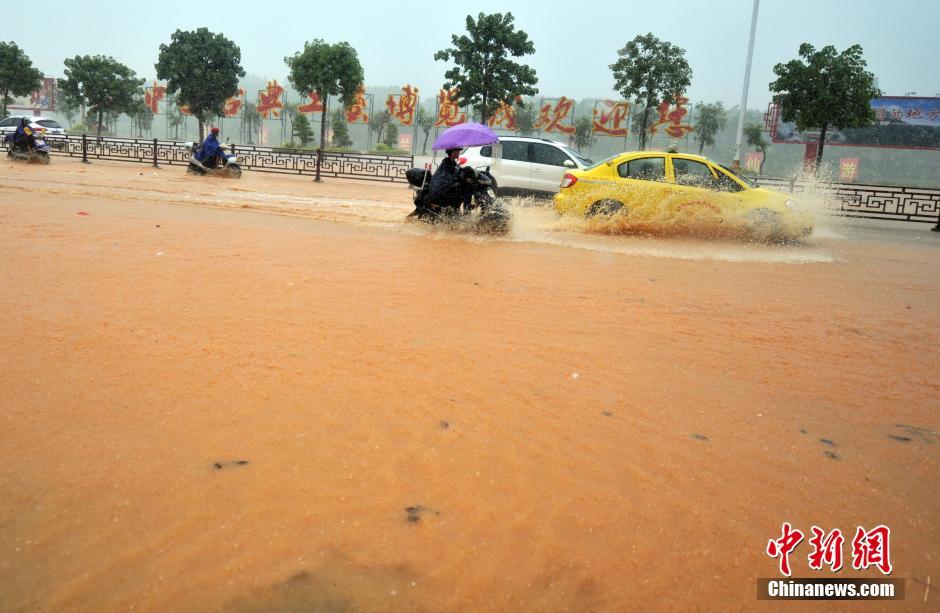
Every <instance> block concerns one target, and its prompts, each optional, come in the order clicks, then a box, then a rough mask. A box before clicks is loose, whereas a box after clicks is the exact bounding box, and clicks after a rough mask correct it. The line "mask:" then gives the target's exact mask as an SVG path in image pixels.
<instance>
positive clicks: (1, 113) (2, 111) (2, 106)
mask: <svg viewBox="0 0 940 613" xmlns="http://www.w3.org/2000/svg"><path fill="white" fill-rule="evenodd" d="M9 93H10V90H8V89H5V90H3V98H2V99H0V119H3V118H4V117H6V116H7V95H8V94H9Z"/></svg>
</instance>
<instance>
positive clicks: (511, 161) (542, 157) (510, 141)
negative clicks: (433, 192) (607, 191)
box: [460, 136, 594, 194]
mask: <svg viewBox="0 0 940 613" xmlns="http://www.w3.org/2000/svg"><path fill="white" fill-rule="evenodd" d="M499 149H502V152H501V153H500V151H499ZM460 164H461V165H469V166H473V167H474V168H478V167H481V166H489V167H490V174H492V175H493V178H494V179H496V187H497V189H498V190H499V191H501V192H505V191H507V190H512V191H524V192H537V193H540V194H556V193H558V190H559V189H560V186H561V177H562V175H563V174H565V172H566V171H568V170H570V169H584V168H587V167H588V166H591V165H592V164H594V162H592V161H591V160H589V159H588V158H586V157H584V156H583V155H581V154H580V153H578V152H577V151H575V150H574V149H572V148H571V147H569V146H567V145H563V144H561V143H556V142H555V141H551V140H547V139H544V138H532V137H528V136H502V137H500V139H499V144H497V145H483V146H482V147H468V148H467V149H465V150H464V151H463V153H461V154H460Z"/></svg>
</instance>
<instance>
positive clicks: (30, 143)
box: [13, 117, 36, 151]
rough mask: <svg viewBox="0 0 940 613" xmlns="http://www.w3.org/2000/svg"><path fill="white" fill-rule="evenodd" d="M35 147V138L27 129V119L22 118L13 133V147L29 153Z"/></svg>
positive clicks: (28, 128) (29, 129)
mask: <svg viewBox="0 0 940 613" xmlns="http://www.w3.org/2000/svg"><path fill="white" fill-rule="evenodd" d="M35 145H36V137H35V136H33V131H32V129H31V128H30V127H29V118H27V117H23V118H22V119H20V125H18V126H17V127H16V131H15V132H14V133H13V146H14V147H15V148H17V149H20V150H22V151H29V150H30V149H32V148H33V147H35Z"/></svg>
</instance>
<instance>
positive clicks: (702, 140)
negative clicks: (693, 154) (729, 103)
mask: <svg viewBox="0 0 940 613" xmlns="http://www.w3.org/2000/svg"><path fill="white" fill-rule="evenodd" d="M727 119H728V118H727V115H726V114H725V106H724V105H723V104H722V103H721V102H712V103H710V104H704V103H703V104H700V105H698V117H697V118H696V122H695V133H696V134H697V138H698V153H699V155H701V154H702V150H703V149H705V146H706V145H707V146H709V147H710V146H712V145H714V144H715V135H716V134H718V131H719V130H721V129H722V128H724V127H725V124H726V123H727Z"/></svg>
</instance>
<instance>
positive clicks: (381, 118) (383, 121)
mask: <svg viewBox="0 0 940 613" xmlns="http://www.w3.org/2000/svg"><path fill="white" fill-rule="evenodd" d="M390 123H392V115H391V113H389V112H388V111H380V112H378V113H374V114H373V115H372V117H370V118H369V129H370V130H372V131H373V132H375V142H376V143H381V142H383V141H382V136H383V135H384V134H385V129H386V128H387V127H388V126H389V124H390Z"/></svg>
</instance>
